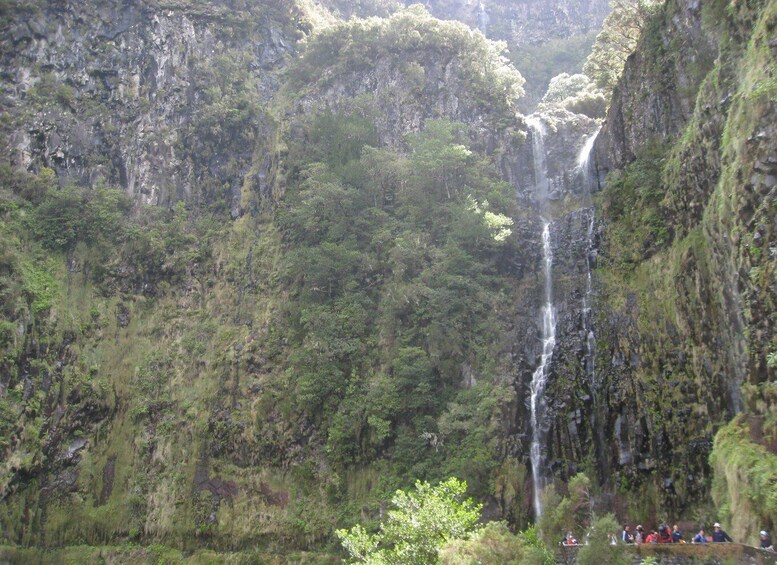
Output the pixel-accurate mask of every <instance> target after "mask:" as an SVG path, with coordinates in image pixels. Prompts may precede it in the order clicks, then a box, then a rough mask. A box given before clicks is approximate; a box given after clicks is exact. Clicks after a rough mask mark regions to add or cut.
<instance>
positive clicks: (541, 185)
mask: <svg viewBox="0 0 777 565" xmlns="http://www.w3.org/2000/svg"><path fill="white" fill-rule="evenodd" d="M526 124H527V125H528V126H529V128H530V129H531V133H532V136H531V138H532V156H533V158H534V198H535V200H536V201H537V202H545V201H546V200H547V199H548V190H549V186H548V168H547V166H546V164H545V126H544V125H543V124H542V121H541V120H540V119H539V118H535V117H534V116H530V117H527V118H526Z"/></svg>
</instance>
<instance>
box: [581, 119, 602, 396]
mask: <svg viewBox="0 0 777 565" xmlns="http://www.w3.org/2000/svg"><path fill="white" fill-rule="evenodd" d="M599 129H601V128H598V129H597V130H596V131H595V132H594V133H593V135H591V136H590V137H589V138H588V139H587V140H586V142H585V145H583V148H582V149H581V150H580V154H579V155H578V158H577V168H578V170H579V171H580V174H581V176H582V179H583V191H584V193H585V195H586V196H587V197H588V198H589V200H590V196H591V189H592V188H593V184H592V180H591V179H592V175H591V172H592V171H591V152H592V151H593V148H594V143H595V142H596V136H597V135H599ZM589 211H590V214H589V218H588V230H587V237H586V261H585V264H586V288H585V294H584V295H583V330H584V331H585V334H586V340H585V341H586V359H585V368H586V375H587V376H588V382H589V383H590V385H591V388H592V390H594V391H595V390H596V386H595V384H596V383H595V374H596V367H595V357H596V336H595V335H594V329H593V317H592V315H591V295H592V293H593V281H592V276H591V262H592V260H593V256H594V254H595V248H594V220H595V214H594V207H593V206H591V207H590V208H589Z"/></svg>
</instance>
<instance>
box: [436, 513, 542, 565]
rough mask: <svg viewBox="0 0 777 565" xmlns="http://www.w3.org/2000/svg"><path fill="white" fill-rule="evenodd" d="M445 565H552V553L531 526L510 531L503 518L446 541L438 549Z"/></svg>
mask: <svg viewBox="0 0 777 565" xmlns="http://www.w3.org/2000/svg"><path fill="white" fill-rule="evenodd" d="M440 563H443V564H446V565H465V564H470V563H480V564H482V565H502V564H504V565H552V564H553V563H555V559H554V558H553V553H552V552H551V551H550V549H549V548H548V547H547V546H546V545H545V544H544V543H543V542H542V540H540V538H539V536H538V535H537V533H536V530H535V529H534V528H529V529H528V530H526V531H525V532H521V533H519V534H517V535H516V534H513V533H511V532H510V530H508V529H507V525H506V524H505V523H504V522H489V523H488V524H486V525H485V526H484V527H483V528H481V529H480V530H478V531H476V532H474V533H473V534H471V535H470V537H469V538H468V539H464V540H454V541H451V542H449V543H448V544H447V545H446V546H445V547H444V548H443V549H442V550H441V552H440Z"/></svg>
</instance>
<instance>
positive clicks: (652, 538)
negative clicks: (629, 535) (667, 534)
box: [645, 530, 658, 543]
mask: <svg viewBox="0 0 777 565" xmlns="http://www.w3.org/2000/svg"><path fill="white" fill-rule="evenodd" d="M657 541H658V534H657V533H656V531H655V530H650V533H649V534H648V537H647V538H645V543H656V542H657Z"/></svg>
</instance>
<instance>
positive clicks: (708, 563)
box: [556, 543, 777, 565]
mask: <svg viewBox="0 0 777 565" xmlns="http://www.w3.org/2000/svg"><path fill="white" fill-rule="evenodd" d="M582 547H584V546H581V545H577V546H561V547H559V548H558V549H557V551H556V563H558V564H560V565H561V564H563V565H574V564H576V563H577V553H578V551H580V548H582ZM627 551H628V552H629V553H630V554H631V556H632V561H633V562H634V565H639V564H640V563H642V561H643V560H644V559H647V558H650V557H653V558H654V559H656V560H657V562H658V563H660V564H661V565H777V553H773V552H770V551H764V550H762V549H758V548H755V547H752V546H749V545H742V544H739V543H707V544H690V543H681V544H674V543H672V544H641V545H629V546H628V548H627Z"/></svg>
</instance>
